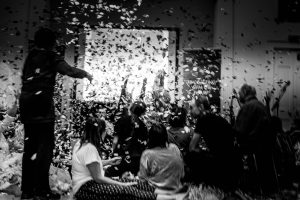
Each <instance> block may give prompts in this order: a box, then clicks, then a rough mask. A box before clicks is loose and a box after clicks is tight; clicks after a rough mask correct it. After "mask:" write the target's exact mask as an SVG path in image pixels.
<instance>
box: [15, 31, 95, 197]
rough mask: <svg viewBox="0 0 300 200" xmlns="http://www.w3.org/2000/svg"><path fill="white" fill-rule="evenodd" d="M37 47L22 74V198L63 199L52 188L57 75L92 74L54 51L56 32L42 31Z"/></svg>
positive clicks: (38, 35)
mask: <svg viewBox="0 0 300 200" xmlns="http://www.w3.org/2000/svg"><path fill="white" fill-rule="evenodd" d="M34 43H35V48H34V49H33V50H32V51H30V52H29V54H28V56H27V58H26V61H25V64H24V68H23V74H22V89H21V96H20V100H19V101H20V115H21V121H22V123H24V129H25V134H24V154H23V163H22V187H21V189H22V196H21V199H23V200H24V199H31V198H35V199H41V200H43V199H59V198H60V196H59V195H58V194H55V193H53V192H52V191H51V190H50V186H49V169H50V164H51V162H52V157H53V149H54V140H55V138H54V121H55V108H54V101H53V95H54V86H55V78H56V74H57V73H60V74H62V75H67V76H70V77H73V78H87V79H88V80H89V81H92V79H93V78H92V75H91V74H89V73H88V72H86V71H84V70H81V69H78V68H75V67H71V66H70V65H69V64H68V63H67V62H66V61H65V60H64V59H63V58H62V57H60V56H58V55H57V54H56V52H55V51H54V50H53V49H54V46H55V44H56V37H55V33H54V32H53V31H51V30H50V29H47V28H41V29H39V30H38V31H37V32H36V33H35V36H34Z"/></svg>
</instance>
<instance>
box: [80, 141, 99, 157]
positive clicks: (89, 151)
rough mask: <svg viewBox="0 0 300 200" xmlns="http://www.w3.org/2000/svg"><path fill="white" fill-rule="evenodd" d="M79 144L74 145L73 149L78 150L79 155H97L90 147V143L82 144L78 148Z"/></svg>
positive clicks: (92, 146) (91, 146) (94, 149)
mask: <svg viewBox="0 0 300 200" xmlns="http://www.w3.org/2000/svg"><path fill="white" fill-rule="evenodd" d="M79 147H80V143H79V145H78V143H77V144H76V145H75V147H74V149H75V150H76V149H77V150H78V153H79V154H84V155H90V154H98V151H97V148H96V147H95V146H94V145H92V144H91V143H85V144H82V146H81V147H80V148H79Z"/></svg>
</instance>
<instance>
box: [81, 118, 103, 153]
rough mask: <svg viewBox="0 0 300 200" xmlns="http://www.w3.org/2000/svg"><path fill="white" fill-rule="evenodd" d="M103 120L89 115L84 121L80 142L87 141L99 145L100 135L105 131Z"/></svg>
mask: <svg viewBox="0 0 300 200" xmlns="http://www.w3.org/2000/svg"><path fill="white" fill-rule="evenodd" d="M105 128H106V124H105V121H104V120H102V119H100V118H98V117H89V118H88V119H87V120H86V123H85V130H84V133H83V135H82V137H81V144H82V143H85V142H88V143H91V144H93V145H94V146H96V147H97V148H99V147H100V142H101V135H102V133H103V132H104V131H105Z"/></svg>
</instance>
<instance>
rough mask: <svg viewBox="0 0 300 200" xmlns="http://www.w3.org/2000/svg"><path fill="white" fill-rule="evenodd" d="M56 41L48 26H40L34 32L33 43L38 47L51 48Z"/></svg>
mask: <svg viewBox="0 0 300 200" xmlns="http://www.w3.org/2000/svg"><path fill="white" fill-rule="evenodd" d="M55 41H56V36H55V33H54V32H53V31H52V30H50V29H48V28H40V29H39V30H38V31H36V32H35V34H34V43H35V45H36V46H37V47H39V48H51V47H53V46H54V44H55Z"/></svg>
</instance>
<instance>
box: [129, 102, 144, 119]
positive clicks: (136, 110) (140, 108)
mask: <svg viewBox="0 0 300 200" xmlns="http://www.w3.org/2000/svg"><path fill="white" fill-rule="evenodd" d="M146 108H147V107H146V104H145V103H144V102H142V101H135V102H134V103H133V104H132V105H131V107H130V112H131V113H132V114H134V115H136V116H137V117H140V116H141V115H142V114H144V113H145V112H146Z"/></svg>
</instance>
